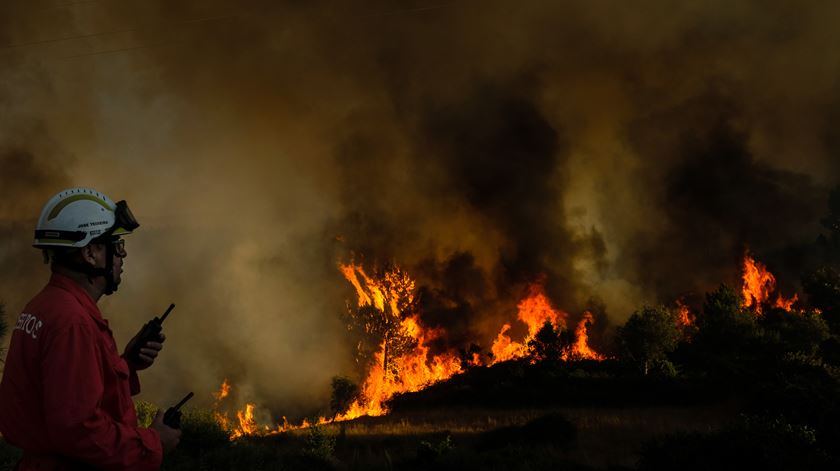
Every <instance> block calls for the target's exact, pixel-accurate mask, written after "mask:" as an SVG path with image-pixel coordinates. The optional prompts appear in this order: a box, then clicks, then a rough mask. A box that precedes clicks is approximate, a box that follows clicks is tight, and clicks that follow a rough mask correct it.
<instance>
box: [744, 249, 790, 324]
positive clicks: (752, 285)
mask: <svg viewBox="0 0 840 471" xmlns="http://www.w3.org/2000/svg"><path fill="white" fill-rule="evenodd" d="M742 280H743V286H742V287H741V294H742V295H743V297H744V307H748V308H752V309H753V310H754V311H755V313H756V314H757V315H761V314H762V310H763V309H764V306H767V305H768V304H770V305H772V307H776V308H781V309H784V310H785V311H790V310H791V307H792V306H793V304H794V303H795V302H796V301H797V300H798V299H799V296H798V295H796V294H794V295H793V297H792V298H790V299H787V298H785V297H784V296H782V294H781V293H778V294H777V296H776V300H775V301H773V302H772V304H771V303H770V299H771V296H772V295H773V294H774V293H775V292H776V277H775V276H773V274H772V273H770V271H769V270H767V267H766V266H765V265H764V264H763V263H761V262H759V261H757V260H755V259H754V258H752V257H751V256H750V254H749V253H748V254H746V255H744V261H743V265H742Z"/></svg>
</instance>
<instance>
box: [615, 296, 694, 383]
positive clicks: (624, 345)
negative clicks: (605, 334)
mask: <svg viewBox="0 0 840 471" xmlns="http://www.w3.org/2000/svg"><path fill="white" fill-rule="evenodd" d="M681 338H682V331H681V329H680V326H679V320H678V315H677V313H676V312H674V311H671V310H669V309H667V308H665V307H663V306H659V307H649V306H646V307H644V308H642V309H641V310H639V311H636V312H635V313H633V315H632V316H630V318H629V319H628V320H627V322H626V323H625V324H624V326H622V327H619V329H618V333H617V335H616V341H617V344H618V349H619V352H620V355H621V357H622V358H623V359H624V360H625V361H627V362H629V363H631V364H633V365H635V366H636V368H638V369H639V371H640V372H642V374H644V375H647V374H648V373H650V372H651V371H652V369H653V368H654V367H657V368H661V369H664V370H666V371H672V370H673V365H671V363H670V362H669V361H668V356H667V354H668V353H670V352H672V351H674V349H675V348H676V347H677V344H678V343H679V341H680V339H681Z"/></svg>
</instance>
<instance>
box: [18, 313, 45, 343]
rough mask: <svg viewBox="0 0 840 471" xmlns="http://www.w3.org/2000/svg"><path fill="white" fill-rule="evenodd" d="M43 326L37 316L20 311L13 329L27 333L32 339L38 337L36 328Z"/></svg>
mask: <svg viewBox="0 0 840 471" xmlns="http://www.w3.org/2000/svg"><path fill="white" fill-rule="evenodd" d="M43 326H44V323H43V322H41V321H40V319H38V318H37V317H35V316H33V315H32V314H27V313H25V312H24V313H22V314H21V315H20V317H18V321H17V324H16V325H15V330H20V331H23V332H25V333H26V335H29V336H30V337H32V338H33V339H37V338H38V330H40V329H41V327H43Z"/></svg>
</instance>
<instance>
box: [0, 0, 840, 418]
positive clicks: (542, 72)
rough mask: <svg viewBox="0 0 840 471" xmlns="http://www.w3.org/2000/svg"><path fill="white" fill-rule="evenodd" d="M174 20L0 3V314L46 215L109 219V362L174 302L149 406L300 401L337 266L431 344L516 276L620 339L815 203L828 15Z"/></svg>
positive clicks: (479, 327)
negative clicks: (394, 280) (651, 306)
mask: <svg viewBox="0 0 840 471" xmlns="http://www.w3.org/2000/svg"><path fill="white" fill-rule="evenodd" d="M173 3H174V2H162V1H159V2H138V1H129V2H114V1H109V0H101V1H94V2H83V3H78V4H74V5H69V6H63V7H62V6H56V3H48V2H35V3H33V2H10V4H9V5H4V6H3V7H0V8H2V12H0V42H2V43H0V66H1V67H0V70H2V74H3V75H2V77H3V80H2V82H0V109H2V111H3V112H2V113H0V129H1V130H2V131H0V137H2V139H0V162H2V165H3V167H2V172H3V173H2V177H0V182H2V187H0V192H2V194H0V197H2V201H3V203H2V205H0V211H2V218H3V219H2V224H3V226H2V237H3V241H4V247H8V249H5V251H4V252H2V257H3V262H4V264H3V266H4V267H7V266H13V267H15V268H13V269H10V270H6V269H5V268H4V272H3V273H0V280H1V281H2V284H0V297H2V298H3V299H4V300H6V301H7V304H8V305H9V306H8V308H9V309H8V310H9V311H11V312H12V313H14V312H15V311H17V310H19V309H20V308H21V306H22V303H23V302H25V298H24V299H19V297H18V295H19V293H33V294H34V292H35V291H36V290H37V289H38V288H39V286H40V284H41V283H43V280H44V279H45V277H46V270H45V269H43V268H42V267H40V266H39V265H38V260H39V258H38V254H37V253H36V252H34V251H33V252H27V250H29V249H26V246H27V245H28V243H29V238H30V234H31V226H30V225H31V223H32V222H33V221H34V219H35V217H36V216H37V213H38V211H39V207H40V205H41V204H43V202H45V201H46V200H47V198H49V196H50V195H51V194H52V193H54V192H55V191H57V190H59V189H61V187H63V186H73V185H89V186H92V187H95V188H97V189H100V190H101V191H104V192H105V193H107V194H108V195H109V196H111V197H112V198H115V199H122V198H125V199H127V200H128V201H129V202H130V203H131V205H132V207H133V208H134V211H135V214H136V215H137V216H138V218H139V219H140V222H141V223H142V224H143V227H142V228H141V229H140V230H139V231H138V233H137V234H135V235H133V236H131V239H130V240H129V245H128V250H129V257H128V259H127V261H126V274H125V285H124V286H123V287H121V288H120V292H119V293H118V294H117V295H115V296H113V297H112V298H109V299H108V300H107V301H106V302H104V303H103V309H104V311H105V312H106V313H107V314H108V315H109V316H110V318H111V319H112V322H113V323H114V324H115V329H116V333H117V335H118V337H119V338H120V340H121V341H124V340H126V339H127V338H128V337H129V336H130V334H131V333H132V332H133V331H135V330H136V329H137V328H138V327H139V325H140V324H141V323H142V322H143V321H144V320H146V319H147V318H149V317H151V316H152V315H157V314H159V312H160V311H161V310H162V309H163V308H165V307H166V305H167V304H168V302H170V301H172V302H175V303H177V304H178V307H177V308H176V311H175V313H174V314H173V316H172V317H171V323H170V324H169V325H168V326H167V333H168V335H169V337H170V341H169V343H168V344H167V348H166V351H165V355H164V357H163V358H162V359H161V361H160V364H159V365H158V366H157V367H156V368H154V369H153V370H152V371H150V372H148V373H145V374H144V382H145V383H144V384H145V385H146V393H145V394H146V395H147V396H146V397H148V398H150V399H153V400H155V401H158V402H167V401H169V400H171V399H173V398H177V397H178V396H179V395H180V394H181V393H182V392H183V391H185V390H196V391H205V392H207V393H208V394H209V392H210V391H211V390H213V389H214V388H215V387H216V386H217V385H218V382H220V381H221V379H222V378H223V377H224V376H231V379H232V382H233V383H234V385H235V386H236V385H239V386H241V387H243V388H245V391H243V393H242V396H248V397H251V398H253V399H257V400H259V401H261V402H262V403H270V404H271V405H272V406H273V408H274V409H275V410H276V411H278V412H285V411H288V410H294V409H295V408H298V410H301V408H302V409H305V408H311V407H318V406H320V405H322V404H324V402H323V399H324V398H325V397H326V395H327V394H328V382H329V378H330V377H331V376H333V375H335V374H339V373H346V372H347V371H348V370H350V369H352V365H351V364H350V361H351V360H350V359H351V358H352V355H350V354H349V352H350V349H351V348H352V346H350V345H347V343H346V342H347V340H346V337H345V335H344V331H343V327H342V325H341V321H340V317H339V314H340V312H341V311H342V310H343V309H344V300H345V299H346V298H348V297H349V296H350V295H351V292H350V291H349V290H348V286H346V283H345V282H344V281H343V280H342V278H341V277H340V274H339V273H338V271H337V270H336V268H335V264H336V262H337V261H338V260H340V259H343V260H347V259H348V258H349V257H351V256H353V257H356V259H357V260H360V261H361V260H364V261H365V262H366V263H368V264H378V265H383V264H387V263H392V262H396V263H399V264H401V265H402V266H403V267H405V268H406V269H408V270H409V272H410V273H413V274H415V276H417V277H418V278H419V281H420V285H421V287H422V288H421V289H422V292H423V297H422V299H423V305H424V319H425V320H426V322H428V323H430V324H434V325H444V326H447V327H449V328H450V330H451V337H450V338H448V339H446V341H447V342H449V345H447V346H458V345H464V344H466V343H468V342H472V341H484V342H486V340H487V339H488V338H489V337H490V336H492V335H493V334H494V333H495V332H497V331H498V328H499V321H500V320H501V319H508V320H509V319H511V318H512V317H513V315H514V314H513V313H512V312H511V309H512V308H513V307H514V306H515V303H516V301H517V298H518V296H520V295H521V294H522V288H523V286H524V285H525V284H526V283H528V282H529V281H532V280H533V279H535V278H536V277H538V276H540V275H546V277H547V278H546V279H547V290H548V292H549V294H550V295H551V297H552V299H553V301H554V302H555V303H556V304H557V305H558V307H560V308H563V309H566V310H569V311H570V312H572V313H574V314H579V313H580V312H581V311H582V310H583V309H585V308H592V307H593V306H598V309H596V310H597V312H598V313H599V315H600V316H601V317H603V315H604V314H605V313H606V312H608V313H609V315H610V318H611V319H612V321H613V322H614V323H620V322H621V321H622V320H623V319H624V318H626V316H627V315H628V314H629V313H630V312H631V311H632V310H633V309H635V308H637V307H638V306H639V305H640V304H642V303H644V302H648V303H653V302H660V301H662V302H667V301H671V300H673V297H675V296H678V295H680V294H684V293H685V292H695V293H696V292H702V291H703V290H706V289H708V288H710V287H714V286H715V285H716V284H717V283H719V282H720V281H733V280H734V278H735V277H736V276H737V271H736V270H737V262H738V258H739V257H740V255H741V254H742V251H743V250H744V248H745V247H746V246H749V247H751V248H752V249H753V250H754V251H755V252H756V253H757V255H758V256H759V257H762V256H764V257H765V259H767V258H769V260H766V261H767V262H768V263H771V265H772V263H773V262H774V260H773V257H774V256H776V255H777V254H781V253H788V252H785V251H786V248H788V247H798V246H802V245H803V244H807V243H809V242H810V241H812V240H813V239H814V237H816V234H817V232H818V230H819V226H818V221H819V218H820V217H821V216H822V215H823V214H824V212H825V210H826V207H825V201H826V200H827V190H828V189H829V188H830V187H831V186H833V185H836V184H838V183H840V163H838V162H840V159H838V158H837V154H836V152H837V149H838V143H839V142H840V139H838V137H837V136H838V133H837V131H836V126H835V125H834V123H835V122H836V119H835V118H836V117H837V116H838V114H839V113H840V111H838V110H840V108H838V104H840V88H838V83H837V71H838V70H840V69H838V66H840V60H839V59H838V58H837V57H836V55H835V54H833V53H832V49H833V48H832V45H833V44H834V43H835V42H836V40H837V39H838V33H837V29H836V27H835V25H834V21H833V19H834V18H837V14H838V13H840V12H838V11H836V10H838V8H840V7H838V6H836V5H835V4H833V3H831V2H826V3H819V4H816V3H810V4H808V5H807V6H803V5H801V4H800V5H793V4H788V3H786V2H764V1H762V2H758V1H755V2H738V3H736V4H733V3H732V2H722V1H721V2H702V3H696V2H695V3H692V4H690V5H687V4H681V3H679V2H667V1H661V0H656V1H654V0H650V1H643V2H633V3H632V4H631V3H627V4H626V5H625V4H624V3H621V2H608V1H590V2H534V3H531V4H524V5H518V4H517V5H514V4H513V3H510V2H502V1H484V2H478V1H455V2H441V3H424V2H419V1H408V2H399V3H394V2H385V1H366V2H294V1H290V2H268V1H259V0H246V1H242V2H229V1H221V0H217V1H212V2H206V1H202V2H197V1H184V2H177V5H175V4H173ZM23 6H27V8H23ZM101 32H107V34H95V33H101ZM57 38H70V39H62V40H54V39H57ZM2 44H6V45H10V46H12V47H3V46H2ZM71 156H72V158H71ZM780 258H783V257H780ZM789 258H790V257H788V258H787V259H786V260H788V261H789ZM793 265H795V264H792V263H787V262H785V263H782V261H778V266H780V267H781V266H784V267H791V268H790V270H789V271H790V273H782V275H783V276H785V275H786V276H788V278H789V279H796V278H797V277H798V274H796V273H794V272H795V269H794V268H793ZM25 267H31V268H25ZM20 296H24V294H20ZM27 296H28V295H27ZM601 320H603V319H601ZM167 322H170V321H167ZM598 325H599V326H601V327H600V328H603V326H604V322H599V324H598ZM205 400H206V402H210V398H209V395H206V396H205Z"/></svg>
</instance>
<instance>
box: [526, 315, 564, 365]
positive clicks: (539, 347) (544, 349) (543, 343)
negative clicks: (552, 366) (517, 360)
mask: <svg viewBox="0 0 840 471" xmlns="http://www.w3.org/2000/svg"><path fill="white" fill-rule="evenodd" d="M574 344H575V335H574V332H571V331H569V330H568V329H566V328H565V327H564V326H556V327H555V325H554V324H552V323H551V322H549V321H545V323H543V325H542V327H540V330H538V331H537V333H536V335H534V338H533V339H531V340H530V341H528V354H529V355H530V356H531V358H532V359H533V360H535V361H560V360H562V359H563V358H566V357H568V356H569V352H570V350H571V348H572V346H573V345H574Z"/></svg>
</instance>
